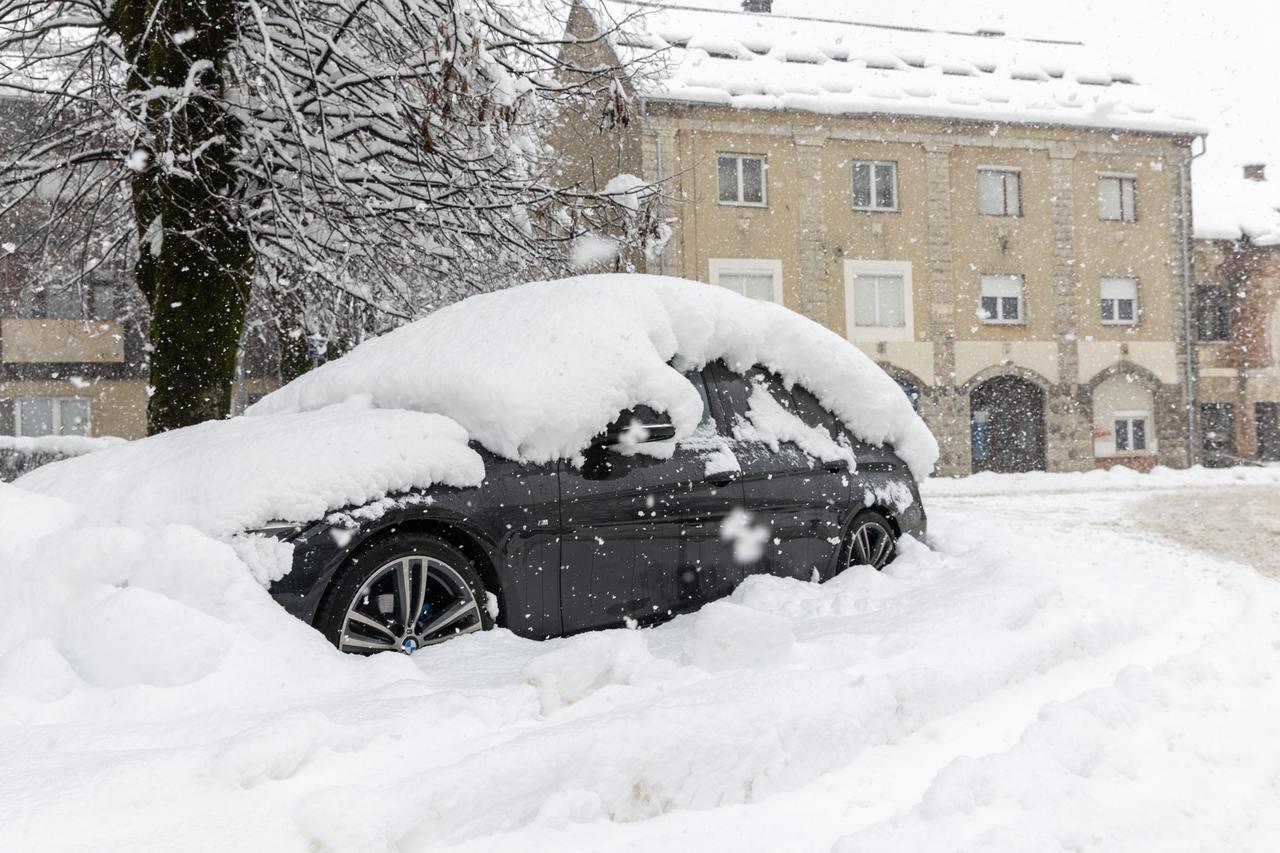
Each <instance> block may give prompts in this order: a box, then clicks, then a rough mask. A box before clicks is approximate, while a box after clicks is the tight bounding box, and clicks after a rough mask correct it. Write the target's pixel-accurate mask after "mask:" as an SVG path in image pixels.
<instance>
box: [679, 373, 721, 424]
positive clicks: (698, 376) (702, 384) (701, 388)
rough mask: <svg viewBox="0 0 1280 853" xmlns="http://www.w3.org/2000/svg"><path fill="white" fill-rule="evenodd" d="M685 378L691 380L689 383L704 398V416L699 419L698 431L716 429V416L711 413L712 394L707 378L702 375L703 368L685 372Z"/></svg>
mask: <svg viewBox="0 0 1280 853" xmlns="http://www.w3.org/2000/svg"><path fill="white" fill-rule="evenodd" d="M684 378H685V379H688V380H689V384H690V385H692V386H693V387H694V389H695V390H696V391H697V392H698V396H699V397H701V398H702V418H701V420H699V421H698V431H699V432H702V431H703V430H704V429H708V430H710V431H712V432H714V431H715V428H716V425H715V418H714V416H713V415H712V414H711V395H710V394H709V393H708V392H707V380H706V378H705V377H704V376H703V375H702V371H701V370H690V371H688V372H687V373H685V374H684Z"/></svg>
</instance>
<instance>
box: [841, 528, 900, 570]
mask: <svg viewBox="0 0 1280 853" xmlns="http://www.w3.org/2000/svg"><path fill="white" fill-rule="evenodd" d="M850 544H851V547H850V549H849V565H850V566H871V567H873V568H875V569H877V570H879V569H883V568H884V567H885V565H887V564H888V562H889V561H890V560H892V559H893V551H894V542H893V533H892V532H891V531H889V529H888V528H887V527H885V525H883V524H880V523H878V522H876V521H872V520H867V521H863V522H861V523H860V524H859V525H858V527H857V528H856V529H855V530H854V531H853V539H852V542H851V543H850Z"/></svg>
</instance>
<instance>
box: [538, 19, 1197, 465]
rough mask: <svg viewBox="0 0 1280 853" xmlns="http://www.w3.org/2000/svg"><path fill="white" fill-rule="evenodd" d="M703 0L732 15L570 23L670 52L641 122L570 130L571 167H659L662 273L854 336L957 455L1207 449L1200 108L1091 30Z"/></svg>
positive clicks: (1081, 461)
mask: <svg viewBox="0 0 1280 853" xmlns="http://www.w3.org/2000/svg"><path fill="white" fill-rule="evenodd" d="M698 5H699V6H706V5H711V6H721V7H723V8H720V9H707V8H698V9H692V8H683V7H680V6H676V5H667V4H663V5H655V4H644V3H624V2H612V0H611V2H608V3H606V4H605V13H604V17H603V18H602V19H597V18H595V17H593V15H592V14H589V13H587V12H585V11H584V10H582V9H581V8H579V9H578V10H576V11H575V13H574V15H573V16H572V18H571V20H570V24H569V32H570V34H575V33H577V34H583V33H585V32H587V31H588V30H590V29H591V28H609V27H612V26H614V25H615V24H616V23H617V22H623V23H622V29H621V32H620V34H619V35H617V36H616V37H615V39H614V43H615V44H616V46H617V50H618V51H619V52H620V53H621V54H623V55H624V57H625V58H635V57H637V56H644V55H651V56H658V57H661V58H663V59H664V60H665V63H666V64H665V67H664V68H663V69H661V71H660V72H659V73H657V74H656V75H654V76H652V77H650V78H648V79H645V80H643V81H641V82H639V83H637V84H636V88H637V91H635V92H634V93H633V94H634V95H635V101H636V104H637V110H636V112H637V115H636V117H635V120H633V121H632V122H631V123H630V124H628V125H627V126H626V127H624V128H622V129H620V130H618V131H614V132H609V133H601V132H599V131H598V130H597V129H596V127H595V126H594V125H592V124H590V123H588V122H586V121H583V120H580V119H579V118H578V117H577V116H565V117H563V118H562V123H561V126H560V127H559V128H558V129H557V131H556V133H555V136H554V140H553V142H554V144H556V145H557V146H558V148H559V150H560V152H561V153H562V155H563V158H564V163H565V170H566V174H567V175H568V176H570V177H573V178H576V179H578V180H581V181H584V182H586V183H593V182H594V183H595V185H596V186H597V188H598V187H599V186H601V185H603V183H604V182H605V181H607V180H608V179H609V178H610V177H611V176H613V175H617V174H619V173H631V174H636V175H639V176H640V177H642V178H644V179H645V180H646V181H651V182H658V183H660V184H661V186H662V189H663V192H662V199H663V201H662V204H663V205H664V207H665V209H664V211H663V212H664V214H665V215H666V216H667V217H668V219H669V221H670V223H671V225H672V227H673V229H674V233H673V236H672V237H671V239H670V241H669V242H668V244H667V247H666V250H665V252H664V253H663V254H662V255H661V256H660V257H656V258H653V259H651V260H649V261H647V262H645V261H643V260H641V261H640V262H639V265H640V266H641V267H643V268H647V269H648V271H650V272H659V273H664V274H669V275H679V276H684V277H687V278H691V279H698V280H702V281H706V282H709V283H712V284H718V285H721V286H725V287H731V288H733V289H736V290H739V291H741V292H743V293H746V294H747V295H750V296H753V297H757V298H762V299H773V300H776V301H779V302H782V303H783V304H785V305H787V306H788V307H791V308H793V309H795V310H797V311H800V312H802V313H804V314H806V315H808V316H809V317H811V318H813V319H815V320H817V321H819V322H821V323H824V324H825V325H827V326H828V327H829V328H831V329H833V330H835V331H837V332H840V333H842V334H844V335H845V336H846V337H847V338H848V339H849V340H851V341H853V342H854V343H856V344H857V345H858V346H859V347H860V348H862V349H863V350H864V351H865V352H866V353H867V354H868V355H869V356H871V357H872V358H873V359H875V360H876V361H877V362H878V363H879V364H880V365H881V366H882V367H883V368H884V369H885V370H886V371H888V372H889V373H890V374H891V375H893V376H894V377H895V378H896V379H898V381H899V382H900V383H901V384H902V385H903V387H904V390H905V391H906V392H907V393H909V394H910V395H912V396H913V397H914V398H916V399H917V400H918V406H919V409H920V412H921V414H922V415H923V416H924V418H925V419H926V421H927V422H928V423H929V424H930V426H931V427H932V428H933V430H934V432H935V434H936V435H937V436H938V438H939V442H940V444H941V446H942V457H941V460H940V463H939V472H940V473H943V474H964V473H969V472H971V471H979V470H987V469H993V470H1029V469H1048V470H1056V471H1063V470H1086V469H1091V468H1094V467H1099V466H1103V467H1105V466H1110V465H1113V464H1116V463H1123V464H1125V465H1129V466H1132V467H1136V468H1140V469H1146V468H1149V467H1151V466H1152V465H1154V464H1155V463H1156V462H1160V463H1163V464H1167V465H1175V466H1177V465H1184V464H1186V462H1187V457H1188V435H1189V429H1190V425H1189V419H1188V417H1187V406H1186V401H1187V399H1188V383H1187V370H1186V365H1187V363H1188V345H1187V342H1186V341H1187V339H1186V329H1187V326H1188V321H1189V319H1190V318H1189V316H1188V314H1187V302H1188V298H1187V296H1188V294H1189V293H1190V287H1191V277H1190V262H1191V258H1190V257H1189V255H1188V253H1186V252H1184V248H1185V247H1186V246H1187V245H1188V242H1189V241H1188V240H1187V234H1188V232H1187V230H1186V229H1187V228H1188V227H1189V224H1190V223H1189V221H1188V220H1189V216H1186V217H1184V215H1183V212H1184V211H1185V210H1187V209H1188V208H1187V207H1186V205H1188V204H1189V197H1190V187H1189V185H1188V184H1189V181H1185V180H1184V178H1185V175H1186V174H1187V165H1188V163H1189V160H1190V158H1191V156H1192V153H1193V148H1194V147H1195V145H1194V143H1195V140H1196V137H1197V136H1198V135H1200V134H1201V132H1202V130H1201V128H1200V127H1199V126H1198V125H1197V124H1196V123H1195V122H1194V121H1192V120H1191V119H1188V118H1186V117H1183V116H1180V115H1179V114H1178V113H1177V112H1176V110H1172V109H1169V108H1167V107H1164V106H1162V105H1161V103H1160V101H1159V99H1158V98H1157V97H1156V96H1155V95H1154V94H1153V93H1151V92H1150V91H1148V90H1147V89H1146V88H1145V87H1143V86H1141V85H1139V84H1138V83H1136V82H1135V81H1134V80H1133V78H1132V77H1131V76H1130V75H1128V74H1126V73H1124V72H1122V71H1119V70H1115V69H1114V67H1113V65H1111V64H1109V63H1108V62H1106V61H1105V60H1099V59H1098V58H1096V57H1094V56H1092V55H1091V54H1090V53H1089V52H1088V51H1087V50H1086V49H1085V48H1084V47H1083V46H1082V45H1078V44H1071V43H1061V42H1038V41H1035V42H1033V41H1021V40H1016V39H1010V38H1006V37H1005V36H1003V35H1002V34H999V33H989V32H984V33H970V34H961V33H937V32H925V31H920V30H910V29H895V28H888V27H877V26H870V25H862V24H857V23H851V22H847V21H835V20H812V19H804V18H795V17H782V16H778V15H774V14H772V13H770V12H769V11H768V7H769V5H770V4H769V3H768V2H761V1H760V0H748V2H747V3H746V4H743V5H745V6H747V7H750V8H751V9H754V10H755V11H744V10H743V9H741V8H738V6H739V4H738V3H737V2H731V0H720V2H719V3H714V2H713V3H710V4H707V3H699V4H698ZM600 58H601V57H590V56H587V57H583V60H584V62H588V63H589V62H591V61H592V60H598V59H600Z"/></svg>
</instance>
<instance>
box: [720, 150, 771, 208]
mask: <svg viewBox="0 0 1280 853" xmlns="http://www.w3.org/2000/svg"><path fill="white" fill-rule="evenodd" d="M716 182H717V185H718V190H717V193H718V194H717V198H718V199H719V201H720V203H721V204H741V205H748V206H753V207H764V206H765V186H764V183H765V159H764V157H762V156H759V155H755V154H717V155H716Z"/></svg>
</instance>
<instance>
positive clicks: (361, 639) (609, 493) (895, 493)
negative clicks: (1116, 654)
mask: <svg viewBox="0 0 1280 853" xmlns="http://www.w3.org/2000/svg"><path fill="white" fill-rule="evenodd" d="M685 376H686V378H687V379H688V380H689V381H690V382H691V383H693V385H694V386H695V387H696V388H697V389H698V391H699V393H700V395H701V397H702V399H703V402H704V411H703V422H702V425H701V426H700V428H699V430H698V432H697V433H695V435H694V437H693V438H691V439H689V440H685V441H681V442H678V443H676V444H675V446H674V450H670V448H667V450H668V452H667V453H666V455H667V457H668V458H661V457H662V456H663V455H664V454H661V453H659V454H656V455H655V454H653V453H646V452H636V451H637V450H639V451H644V450H646V449H650V448H649V447H648V446H649V445H652V446H654V447H657V446H658V445H661V444H663V443H667V444H668V445H669V444H670V443H671V442H672V439H673V437H674V434H675V432H674V429H673V428H672V426H671V424H670V423H669V422H668V421H667V419H666V418H665V417H664V416H663V415H661V414H660V413H656V412H653V411H651V410H648V409H644V408H639V409H634V410H629V411H626V412H621V413H619V417H618V419H617V420H616V421H615V422H614V425H613V426H611V427H610V428H609V430H608V431H607V432H605V433H604V434H602V435H600V436H598V437H597V439H596V440H595V441H594V442H593V443H592V445H591V446H590V448H589V449H588V450H587V451H586V452H585V454H584V458H583V459H581V460H577V461H576V462H569V461H562V462H560V463H558V464H554V465H545V466H535V465H526V464H518V463H515V462H512V461H510V460H507V459H504V458H501V457H498V456H496V455H494V454H492V453H488V452H486V451H484V450H483V449H481V448H479V447H477V448H476V449H477V450H478V452H480V453H481V454H482V455H483V457H484V462H485V466H486V476H485V480H484V481H483V482H482V483H481V484H480V485H479V486H476V487H473V488H462V489H459V488H446V487H433V488H430V489H427V490H424V491H422V492H417V493H411V494H405V495H400V496H397V497H396V499H394V500H382V501H379V502H377V503H375V504H372V505H370V506H367V507H349V508H347V509H346V510H344V511H343V512H340V513H335V514H332V515H330V516H328V517H327V518H326V519H325V520H323V521H317V522H316V523H314V524H310V525H306V524H303V525H297V524H290V525H280V526H273V527H270V528H266V529H264V530H261V531H258V532H260V533H265V534H269V535H273V536H276V537H278V538H281V539H285V540H288V541H290V542H292V543H293V544H294V546H295V547H294V567H293V569H292V571H291V572H289V573H288V574H287V575H285V576H284V577H283V578H282V579H280V580H279V581H277V582H276V583H275V584H274V585H273V587H272V588H271V594H272V595H273V596H274V598H275V599H276V600H277V601H278V602H279V603H280V604H281V605H282V606H283V607H284V608H285V609H286V610H288V611H289V612H290V613H292V614H294V615H295V616H297V617H298V618H300V619H303V620H305V621H307V622H308V623H310V624H313V625H314V626H315V627H316V628H317V629H318V630H320V631H321V632H322V633H323V634H324V635H325V636H326V637H328V638H329V639H330V640H331V641H332V642H333V643H334V644H335V645H337V646H338V648H339V649H341V650H343V651H347V652H355V653H366V654H368V653H374V652H379V651H402V652H413V651H414V650H416V649H418V648H420V647H422V646H425V645H430V644H433V643H437V642H440V641H442V640H445V639H448V638H450V637H453V636H456V635H458V634H462V633H467V632H471V631H477V630H482V629H486V628H489V627H491V626H492V625H493V624H495V623H497V624H501V625H504V626H505V627H507V628H509V629H510V630H512V631H513V632H515V633H516V634H518V635H520V636H524V637H531V638H545V637H553V636H560V635H566V634H571V633H575V632H579V631H585V630H589V629H594V628H607V627H613V626H620V625H624V624H646V623H652V622H656V621H660V620H663V619H666V618H670V617H671V616H673V615H675V614H678V613H681V612H686V611H689V610H693V609H696V608H697V607H698V606H700V605H701V604H703V603H705V602H708V601H711V600H713V599H716V598H720V597H723V596H725V595H727V594H729V593H730V592H731V591H732V590H733V589H734V588H735V587H736V586H737V585H738V584H739V583H741V582H742V581H743V580H744V578H745V577H746V576H747V575H749V574H752V573H771V574H775V575H781V576H786V577H795V578H800V579H804V580H815V579H816V580H825V579H828V578H831V577H833V576H834V575H836V574H837V573H839V572H841V571H843V570H845V569H847V568H849V567H851V566H871V567H874V568H875V569H880V568H883V567H884V566H885V565H886V564H887V563H888V562H889V561H891V560H892V559H893V558H894V556H895V553H896V540H897V539H898V538H899V537H900V536H902V535H904V534H909V535H911V536H914V537H917V538H923V536H924V534H925V513H924V509H923V507H922V506H921V503H920V495H919V492H918V490H917V488H916V484H915V481H914V479H913V477H912V475H911V473H910V472H909V471H908V468H907V466H906V465H905V464H904V463H903V461H902V459H900V458H899V457H898V456H897V455H896V454H895V453H894V452H893V450H892V449H891V448H889V447H874V446H870V445H868V444H867V443H865V442H862V441H859V440H858V439H857V438H855V437H854V436H853V435H852V434H850V433H849V432H848V431H847V430H846V429H845V427H844V425H843V424H842V423H841V422H840V420H839V419H837V418H836V417H835V416H834V415H832V414H831V413H830V412H828V411H826V410H825V409H823V408H822V406H821V405H820V404H819V403H818V401H817V399H816V398H815V397H814V396H813V395H812V394H810V393H809V392H808V391H806V390H805V389H803V388H802V387H800V386H798V385H797V386H793V387H791V388H787V387H785V386H784V384H783V383H782V382H781V380H779V379H778V378H777V377H776V376H774V375H773V374H770V373H768V372H767V371H765V370H763V369H762V368H758V367H757V368H754V369H753V370H751V371H750V372H749V373H748V374H747V375H742V374H738V373H734V372H732V371H731V370H729V369H728V368H727V367H726V366H725V365H724V364H723V363H720V362H713V363H712V364H710V365H708V366H707V367H705V368H703V369H701V370H698V371H693V372H689V373H686V374H685ZM760 388H764V389H766V390H767V392H768V393H769V394H770V395H771V396H772V398H773V399H774V400H775V401H776V402H777V403H778V404H779V405H780V406H781V407H782V408H783V409H784V410H786V411H787V412H789V413H792V414H794V415H795V416H796V417H797V418H799V419H800V420H801V421H803V422H804V424H805V425H807V426H808V427H810V428H813V429H816V430H820V431H822V432H823V433H825V435H826V436H828V437H829V438H831V439H834V440H835V441H837V442H839V443H840V444H841V446H845V447H847V448H849V449H850V450H851V451H852V456H853V458H854V459H855V460H856V464H855V466H854V467H853V469H852V470H851V469H850V466H849V465H848V464H847V462H846V461H845V460H843V459H841V460H836V461H830V460H828V461H825V462H824V461H822V460H821V459H819V458H816V457H815V456H813V455H810V454H809V453H807V452H806V451H805V450H803V449H801V447H799V446H798V445H797V444H796V443H792V442H781V443H777V442H774V443H765V442H762V441H758V440H753V439H752V438H751V437H750V436H749V435H747V436H746V437H744V434H743V432H742V430H741V429H740V428H739V427H740V425H741V423H742V419H743V418H744V416H745V415H746V413H747V411H748V408H749V399H750V396H751V394H752V393H753V392H754V391H758V390H759V389H760ZM637 445H644V446H637ZM726 458H727V460H728V462H727V464H726ZM730 520H732V521H733V523H732V524H730V523H729V521H730ZM742 525H748V526H749V527H748V535H750V536H755V537H756V542H757V547H755V548H754V549H752V548H747V549H745V552H744V549H743V548H741V545H742V543H741V541H740V536H739V535H738V534H737V533H735V529H736V528H740V527H741V526H742ZM748 544H750V543H748Z"/></svg>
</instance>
